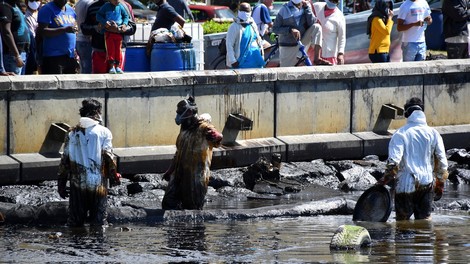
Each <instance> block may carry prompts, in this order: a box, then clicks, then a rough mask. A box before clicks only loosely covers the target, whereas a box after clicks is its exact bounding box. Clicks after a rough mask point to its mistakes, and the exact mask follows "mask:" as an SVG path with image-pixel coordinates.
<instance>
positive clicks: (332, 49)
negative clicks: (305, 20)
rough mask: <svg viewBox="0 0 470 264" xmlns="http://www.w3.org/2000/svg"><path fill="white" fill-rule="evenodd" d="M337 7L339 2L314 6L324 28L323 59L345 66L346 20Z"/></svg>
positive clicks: (334, 1) (330, 1)
mask: <svg viewBox="0 0 470 264" xmlns="http://www.w3.org/2000/svg"><path fill="white" fill-rule="evenodd" d="M337 5H338V0H326V2H316V3H314V4H313V11H314V13H315V16H316V17H317V19H318V20H319V21H320V24H321V26H322V32H323V41H322V58H323V59H325V60H327V61H329V62H330V63H332V64H334V65H336V64H344V48H345V47H346V20H345V18H344V15H343V13H342V12H341V10H339V9H338V7H337Z"/></svg>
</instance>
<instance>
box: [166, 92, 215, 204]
mask: <svg viewBox="0 0 470 264" xmlns="http://www.w3.org/2000/svg"><path fill="white" fill-rule="evenodd" d="M176 107H177V109H176V118H175V122H176V124H177V125H181V130H180V133H179V135H178V138H177V139H176V153H175V156H174V158H173V161H172V163H171V166H170V168H169V169H168V170H167V171H166V172H165V173H164V175H163V178H164V179H166V180H168V181H169V182H168V187H167V189H166V191H165V196H164V197H163V201H162V208H163V209H164V210H181V209H187V210H202V208H203V206H204V203H205V197H206V193H207V186H208V183H209V177H210V166H211V161H212V149H213V148H214V147H218V146H220V142H221V141H222V138H223V136H222V134H221V133H220V132H218V131H217V130H216V129H215V127H214V126H213V125H212V124H211V123H210V118H200V117H199V116H198V114H197V112H198V108H197V105H196V103H195V101H194V98H193V97H191V96H190V97H188V98H187V99H185V100H182V101H180V102H179V103H178V104H177V106H176Z"/></svg>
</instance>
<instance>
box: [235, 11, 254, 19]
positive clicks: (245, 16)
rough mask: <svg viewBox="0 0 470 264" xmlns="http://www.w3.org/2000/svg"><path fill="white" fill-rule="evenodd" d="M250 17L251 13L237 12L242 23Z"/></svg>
mask: <svg viewBox="0 0 470 264" xmlns="http://www.w3.org/2000/svg"><path fill="white" fill-rule="evenodd" d="M250 17H251V12H245V11H238V18H239V19H240V20H243V21H248V19H250Z"/></svg>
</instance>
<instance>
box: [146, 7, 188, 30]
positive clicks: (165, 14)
mask: <svg viewBox="0 0 470 264" xmlns="http://www.w3.org/2000/svg"><path fill="white" fill-rule="evenodd" d="M155 4H156V5H157V6H158V13H157V18H156V19H155V22H153V25H152V31H154V30H156V29H159V28H166V29H168V30H170V28H171V26H172V25H173V24H174V23H175V22H176V23H178V24H179V25H180V26H181V28H183V27H184V18H183V17H182V16H180V15H179V14H178V13H177V12H176V11H175V9H174V8H173V7H172V6H171V5H170V4H168V2H167V1H166V0H155Z"/></svg>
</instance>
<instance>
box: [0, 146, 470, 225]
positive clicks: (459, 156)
mask: <svg viewBox="0 0 470 264" xmlns="http://www.w3.org/2000/svg"><path fill="white" fill-rule="evenodd" d="M447 157H448V160H449V181H448V182H447V183H446V189H448V188H450V187H451V186H453V187H455V186H459V185H464V184H469V183H470V166H469V164H470V154H469V153H468V152H467V151H466V150H464V149H451V150H448V151H447ZM248 168H249V167H242V168H230V169H221V170H214V171H212V176H211V180H210V183H209V186H210V187H209V191H208V194H207V196H206V201H207V202H206V206H205V209H204V210H202V211H192V210H183V211H164V210H162V209H161V200H162V198H163V195H164V190H165V188H166V186H167V182H166V181H164V180H163V179H162V175H161V174H137V175H128V176H126V178H124V179H123V181H122V184H121V185H120V186H117V187H114V188H111V189H110V190H109V198H108V205H109V209H108V215H109V216H108V221H109V222H110V223H132V222H143V223H152V222H153V223H154V222H159V221H190V220H202V221H205V220H217V219H247V218H262V217H279V216H309V215H320V214H323V215H327V214H330V215H340V214H352V212H353V209H354V206H355V201H356V199H357V197H358V196H359V195H360V194H361V193H362V191H364V190H366V189H368V188H369V187H370V186H371V185H373V184H375V182H376V181H377V179H379V178H380V177H382V175H383V173H384V170H385V162H384V161H381V160H379V158H378V157H376V156H368V157H365V158H364V159H362V160H343V161H323V160H313V161H311V162H292V163H282V166H281V168H280V170H279V174H280V180H279V181H266V180H260V181H258V182H257V183H256V184H255V186H254V187H253V188H250V189H252V190H250V189H247V186H246V184H245V181H244V177H245V178H246V176H247V172H248ZM56 190H57V183H56V181H45V182H41V183H40V184H37V185H10V186H1V187H0V223H2V224H24V225H62V224H65V223H66V219H67V207H68V201H67V200H65V199H61V198H60V197H59V195H58V193H57V191H56ZM231 203H235V204H242V205H241V206H240V205H238V206H229V207H227V206H226V205H227V204H231ZM434 205H435V209H446V210H461V211H469V210H470V199H453V198H451V197H446V195H445V194H444V198H443V199H442V200H440V201H438V202H435V203H434Z"/></svg>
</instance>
